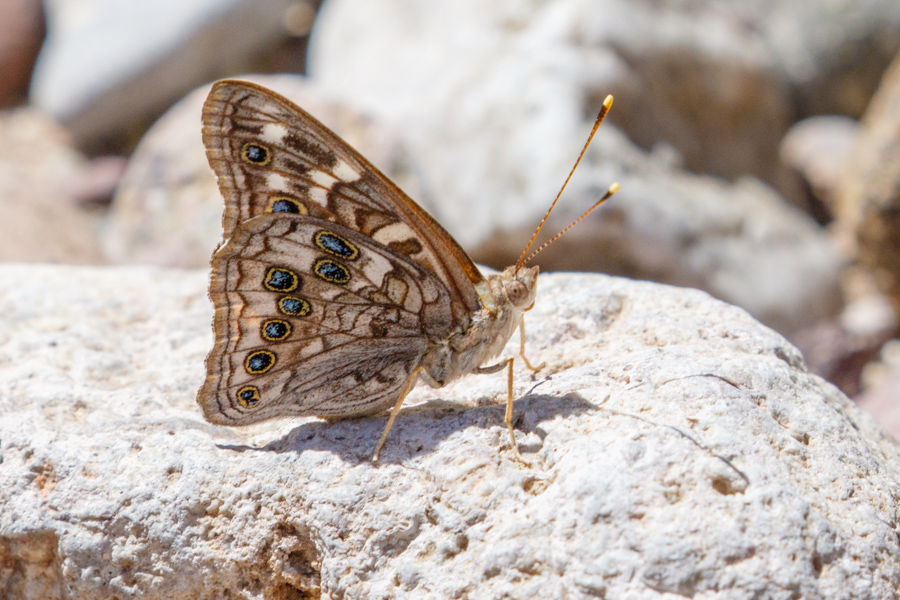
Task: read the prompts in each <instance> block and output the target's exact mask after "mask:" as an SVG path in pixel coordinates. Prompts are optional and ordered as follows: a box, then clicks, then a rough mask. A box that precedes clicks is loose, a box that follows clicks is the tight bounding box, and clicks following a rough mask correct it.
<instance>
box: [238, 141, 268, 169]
mask: <svg viewBox="0 0 900 600" xmlns="http://www.w3.org/2000/svg"><path fill="white" fill-rule="evenodd" d="M241 158H243V159H244V160H245V161H246V162H249V163H253V164H255V165H259V166H263V165H266V164H268V163H269V160H271V158H272V153H271V152H269V149H268V148H266V147H265V146H261V145H260V144H254V143H253V142H247V143H246V144H244V147H243V148H241Z"/></svg>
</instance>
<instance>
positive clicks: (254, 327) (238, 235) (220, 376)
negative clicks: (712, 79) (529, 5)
mask: <svg viewBox="0 0 900 600" xmlns="http://www.w3.org/2000/svg"><path fill="white" fill-rule="evenodd" d="M611 103H612V97H608V99H607V101H606V102H605V103H604V109H603V111H601V115H600V117H599V118H598V121H597V123H596V124H595V126H594V131H596V129H597V125H599V123H600V121H601V120H602V117H603V116H604V115H605V114H606V111H608V110H609V106H610V105H611ZM592 135H593V133H592ZM588 141H590V140H588ZM203 143H204V145H205V146H206V154H207V158H208V159H209V164H210V166H211V167H212V169H213V171H215V173H216V176H217V177H218V182H219V189H220V191H221V192H222V195H223V196H224V197H225V213H224V216H223V219H222V223H223V228H224V240H225V243H224V245H223V246H221V247H220V248H219V249H218V250H217V251H216V253H215V254H214V255H213V258H212V277H211V280H210V286H209V295H210V298H211V299H212V301H213V304H214V305H215V317H214V319H213V329H214V331H215V338H216V341H215V346H214V347H213V349H212V351H211V352H210V353H209V356H208V357H207V359H206V367H207V376H206V381H205V383H204V384H203V387H202V388H201V389H200V392H199V393H198V396H197V401H198V403H199V404H200V406H201V407H202V408H203V412H204V415H205V416H206V418H207V419H208V420H209V421H211V422H213V423H217V424H222V425H246V424H250V423H255V422H258V421H263V420H266V419H270V418H274V417H285V416H310V415H314V416H319V417H331V418H334V417H337V418H340V417H354V416H360V415H368V414H374V413H378V412H382V411H384V410H385V409H387V408H389V407H391V406H393V407H394V408H393V411H392V412H391V416H390V419H389V420H388V424H387V426H386V428H385V430H384V433H383V435H382V437H381V439H380V440H379V442H378V445H377V446H376V448H375V452H374V455H373V460H375V461H377V460H378V455H379V452H380V450H381V447H382V445H383V444H384V440H385V439H386V437H387V434H388V432H389V431H390V428H391V425H392V424H393V421H394V418H395V417H396V415H397V413H398V412H399V410H400V406H401V405H402V403H403V399H404V398H405V396H406V395H407V394H408V393H409V391H410V390H411V389H412V388H413V386H414V385H415V383H416V380H417V379H418V378H421V379H423V380H424V381H426V382H427V383H429V384H430V385H432V386H435V387H439V386H442V385H444V384H445V383H447V382H449V381H451V380H453V379H456V378H457V377H459V376H461V375H464V374H466V373H496V372H498V371H500V370H502V369H503V368H504V367H507V368H508V369H509V377H508V392H509V393H508V398H507V410H506V425H507V428H508V430H509V434H510V438H511V442H512V445H513V449H514V450H515V451H516V452H517V453H518V448H517V446H516V441H515V435H514V432H513V427H512V396H513V394H512V361H513V359H511V358H510V359H506V360H503V361H501V362H499V363H497V364H494V365H489V366H482V365H483V364H484V363H485V362H487V361H489V360H490V359H492V358H494V357H496V356H497V355H498V354H499V353H500V352H501V350H502V349H503V347H504V346H505V345H506V343H507V341H508V340H509V339H510V337H511V336H512V334H513V332H514V331H515V330H516V328H517V327H520V326H521V324H522V314H523V312H524V311H527V310H528V309H529V308H530V307H531V306H532V304H533V303H534V299H535V284H536V281H537V274H538V269H537V267H526V266H524V262H526V261H524V260H523V259H522V258H520V259H519V261H518V262H517V264H516V265H514V266H511V267H508V268H507V269H506V270H504V271H503V272H502V273H499V274H495V275H489V276H488V277H484V276H483V275H482V274H481V272H480V271H479V270H478V268H477V267H476V266H475V264H474V263H473V262H472V260H471V259H470V258H469V256H468V255H467V254H466V253H465V251H464V250H463V249H462V248H461V247H460V246H459V244H457V243H456V241H455V240H454V239H453V238H452V237H451V236H450V234H448V233H447V232H446V231H445V230H444V228H443V227H441V225H440V224H438V222H437V221H435V220H434V219H433V218H432V217H431V216H430V215H429V214H428V213H426V212H425V211H424V210H423V209H422V208H421V207H420V206H419V205H417V204H416V203H415V202H413V200H412V199H410V198H409V197H408V196H407V195H406V194H404V193H403V192H402V191H401V190H400V189H399V188H398V187H397V186H396V185H394V184H393V183H392V182H391V181H390V180H389V179H388V178H387V177H386V176H384V175H383V174H382V173H381V172H380V171H379V170H378V169H376V168H375V167H374V166H372V165H371V164H370V163H369V162H368V161H367V160H366V159H365V158H363V157H362V156H361V155H360V154H359V153H358V152H356V151H355V150H354V149H353V148H351V147H350V146H349V145H348V144H347V143H346V142H344V141H343V140H341V139H340V138H339V137H338V136H337V135H335V134H334V133H333V132H332V131H331V130H329V129H328V128H327V127H325V126H324V125H322V124H321V123H320V122H319V121H317V120H316V119H315V118H313V117H312V116H310V115H309V114H308V113H306V112H305V111H304V110H302V109H301V108H299V107H297V106H296V105H294V104H293V103H292V102H290V101H289V100H287V99H285V98H283V97H281V96H279V95H278V94H276V93H274V92H272V91H270V90H268V89H266V88H263V87H260V86H258V85H255V84H252V83H247V82H242V81H220V82H218V83H216V84H215V85H214V86H213V88H212V91H211V92H210V94H209V97H208V98H207V100H206V103H205V105H204V107H203ZM585 147H587V145H585ZM583 154H584V151H582V155H583ZM579 160H580V158H579ZM576 165H577V163H576ZM615 188H616V186H615V185H614V187H612V188H610V192H609V193H607V195H606V196H604V198H603V199H604V200H605V199H606V198H607V197H609V196H610V195H612V193H614V192H615ZM557 199H558V196H557ZM600 202H602V200H601V201H600ZM600 202H598V203H597V204H596V205H595V207H596V206H598V205H599V204H600ZM554 204H555V201H554ZM551 210H552V206H551ZM548 214H549V211H548ZM585 214H587V213H585ZM544 220H545V221H546V217H545V218H544ZM541 225H543V222H542V223H541ZM538 229H540V227H539V228H538ZM535 235H536V234H535ZM533 239H534V238H532V240H533ZM554 239H555V238H554ZM524 255H525V253H523V255H522V256H523V257H524ZM532 256H533V255H532ZM520 328H521V327H520ZM522 345H523V348H524V333H522ZM522 358H524V354H522ZM526 364H528V363H527V361H526ZM529 366H530V365H529Z"/></svg>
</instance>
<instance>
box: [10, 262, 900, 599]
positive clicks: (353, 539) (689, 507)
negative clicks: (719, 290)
mask: <svg viewBox="0 0 900 600" xmlns="http://www.w3.org/2000/svg"><path fill="white" fill-rule="evenodd" d="M51 283H52V284H53V285H52V286H51V285H50V284H51ZM205 285H206V274H205V272H202V271H179V270H163V269H157V268H149V267H116V268H87V267H83V268H71V267H70V268H65V267H52V266H40V265H20V266H2V267H0V310H2V311H3V314H4V319H3V321H2V322H0V415H2V416H0V459H2V461H0V507H2V510H0V595H2V594H4V593H5V594H6V595H7V597H13V598H21V599H31V598H40V599H43V600H46V599H55V598H79V599H80V600H88V599H95V598H96V599H104V600H106V599H108V598H111V597H118V598H124V597H132V596H133V597H142V598H150V599H156V598H159V599H162V598H165V599H167V600H180V599H191V600H197V599H206V598H209V599H212V598H224V597H230V598H248V599H249V598H254V599H255V598H271V599H276V598H277V599H284V598H320V597H321V598H345V599H356V598H358V599H367V600H368V599H373V598H417V599H418V598H433V599H443V598H471V599H479V598H485V599H487V598H500V597H503V598H529V599H531V598H552V599H555V598H559V599H562V598H626V597H629V598H640V599H664V598H673V597H675V596H676V595H677V596H678V597H692V598H696V599H711V598H750V597H754V598H778V599H780V598H784V599H788V598H844V599H856V598H859V599H871V600H876V599H879V600H880V599H883V598H889V597H894V596H896V595H897V594H898V593H900V584H898V581H900V545H898V540H897V535H896V531H897V530H898V528H900V516H898V509H900V446H898V443H897V442H896V440H894V439H893V438H891V437H890V436H888V435H887V434H886V433H885V432H884V430H883V429H881V428H880V427H879V426H878V425H877V424H875V422H874V421H873V420H872V419H871V418H870V417H868V416H867V415H866V414H865V413H862V412H861V411H859V410H858V409H857V408H856V407H854V406H853V404H852V403H851V402H850V401H849V400H848V399H847V398H846V397H845V396H843V395H842V394H841V393H840V392H838V391H837V390H836V389H835V388H834V387H833V386H831V385H829V384H827V383H825V382H823V381H822V380H821V379H819V378H817V377H815V376H812V375H809V374H807V372H806V370H805V367H804V363H803V359H802V357H801V356H800V355H799V353H798V352H797V351H796V350H795V349H794V348H793V347H792V346H791V345H790V344H788V343H787V342H786V341H785V340H784V338H782V337H781V336H779V335H777V334H776V333H774V332H772V331H771V330H769V329H766V328H765V327H762V326H761V325H759V324H758V323H757V322H755V321H753V320H752V319H751V318H750V317H749V316H748V315H747V314H746V313H745V312H744V311H743V310H741V309H737V308H734V307H730V306H728V305H725V304H723V303H721V302H719V301H716V300H713V299H711V298H710V297H709V296H707V295H706V294H704V293H702V292H698V291H693V290H683V289H676V288H670V287H666V286H661V285H657V284H649V283H639V282H633V281H628V280H624V279H616V278H611V277H606V276H598V275H573V274H551V275H549V276H542V278H541V280H540V283H539V297H538V302H537V305H536V307H535V309H534V310H533V311H532V312H530V313H528V315H527V325H528V352H529V355H530V356H531V357H532V360H534V361H536V362H542V363H544V365H543V366H542V367H541V368H540V370H539V371H538V372H537V373H536V374H531V373H529V372H526V371H518V372H517V375H516V393H517V396H518V397H519V399H518V400H517V402H516V404H515V410H516V417H517V419H516V427H517V430H518V432H517V433H518V435H519V443H520V445H521V448H522V451H523V454H524V456H525V457H526V459H527V460H528V461H529V462H530V465H528V466H526V465H522V464H520V463H518V462H517V461H515V460H514V459H513V458H512V454H511V452H510V449H509V447H508V442H507V438H506V432H505V430H504V428H503V426H502V415H503V407H502V406H498V405H496V403H497V402H498V400H501V399H502V398H503V397H504V395H505V392H504V389H505V377H504V376H503V375H502V374H498V375H492V376H471V377H467V378H464V379H462V380H460V381H459V382H457V383H455V384H453V385H452V386H450V387H447V388H444V389H442V390H429V389H422V390H417V391H416V392H415V393H414V397H413V399H412V400H413V401H414V403H415V402H418V403H419V405H418V406H415V407H411V408H408V409H406V410H404V411H403V412H402V413H401V415H400V418H399V419H398V422H397V424H396V425H395V428H394V431H392V433H391V437H390V438H389V443H388V444H387V446H386V448H385V451H384V453H383V455H382V460H383V462H382V463H381V464H380V465H378V466H373V465H372V464H371V463H370V462H369V460H368V459H369V455H370V453H371V451H372V450H373V447H374V445H375V442H376V441H377V438H378V435H379V434H380V432H381V429H382V427H383V425H384V423H385V419H384V418H381V417H379V418H363V419H357V420H349V421H341V422H336V423H327V422H323V421H320V420H316V419H309V420H296V421H278V422H270V423H263V424H259V425H257V426H254V427H252V428H247V429H240V430H238V429H226V428H220V427H214V426H211V425H209V424H207V423H205V422H203V421H202V419H201V416H200V413H199V410H198V409H197V407H196V406H195V404H194V394H195V392H196V389H197V387H198V386H199V384H200V382H201V380H202V378H203V366H202V359H203V357H204V355H205V353H206V351H207V349H208V348H209V347H210V345H211V336H210V328H209V322H210V317H211V308H210V306H209V303H208V301H207V300H206V298H205ZM51 287H52V288H53V289H52V291H51V290H50V288H51ZM514 347H515V344H511V346H510V350H511V349H514Z"/></svg>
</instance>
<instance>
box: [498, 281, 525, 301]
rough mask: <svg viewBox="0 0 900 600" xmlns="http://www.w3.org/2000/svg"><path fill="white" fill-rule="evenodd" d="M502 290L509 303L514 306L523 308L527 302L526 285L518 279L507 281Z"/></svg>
mask: <svg viewBox="0 0 900 600" xmlns="http://www.w3.org/2000/svg"><path fill="white" fill-rule="evenodd" d="M503 292H504V293H505V294H506V297H507V298H508V299H509V301H510V303H512V305H513V306H515V307H516V308H524V307H525V305H526V304H528V302H529V299H528V296H529V294H528V287H526V285H525V284H524V283H522V282H521V281H519V280H518V279H513V280H512V281H508V282H507V283H506V285H505V286H503Z"/></svg>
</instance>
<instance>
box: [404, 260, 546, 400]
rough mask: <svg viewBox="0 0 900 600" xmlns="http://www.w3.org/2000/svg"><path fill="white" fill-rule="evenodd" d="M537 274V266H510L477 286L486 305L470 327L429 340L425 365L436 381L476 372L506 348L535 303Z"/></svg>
mask: <svg viewBox="0 0 900 600" xmlns="http://www.w3.org/2000/svg"><path fill="white" fill-rule="evenodd" d="M537 275H538V269H537V267H522V268H519V269H518V270H517V269H516V267H514V266H513V267H507V268H506V269H505V270H504V271H503V272H502V273H497V274H493V275H489V276H488V277H487V278H486V279H485V280H484V281H483V282H481V284H480V285H478V286H477V288H478V292H479V297H480V298H481V303H482V308H481V309H480V310H478V311H477V312H475V313H474V314H473V315H472V317H471V321H470V323H469V325H468V327H466V328H465V329H464V330H458V331H455V332H453V333H451V334H450V335H449V336H447V337H446V338H442V339H429V340H428V347H427V349H426V351H425V355H424V356H423V357H422V362H421V365H422V367H423V368H424V369H425V371H426V372H427V373H428V375H429V376H430V377H431V378H432V379H433V380H434V382H435V383H438V384H440V385H444V384H445V383H448V382H450V381H452V380H454V379H456V378H457V377H459V376H461V375H465V374H467V373H473V372H474V371H475V370H476V369H478V367H481V366H484V364H485V363H487V362H488V361H490V360H491V359H493V358H495V357H496V356H497V355H499V354H500V352H502V351H503V348H504V347H505V346H506V343H507V342H508V341H509V339H510V338H511V337H512V334H513V333H514V332H515V330H516V327H518V325H519V322H520V321H521V319H522V313H523V312H524V311H526V310H528V309H529V308H530V307H531V306H532V305H533V304H534V299H535V292H536V283H537Z"/></svg>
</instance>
